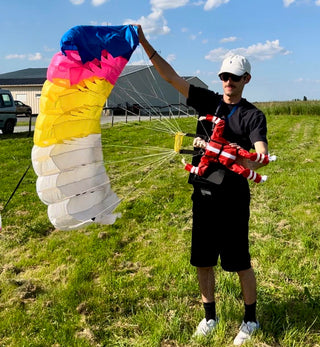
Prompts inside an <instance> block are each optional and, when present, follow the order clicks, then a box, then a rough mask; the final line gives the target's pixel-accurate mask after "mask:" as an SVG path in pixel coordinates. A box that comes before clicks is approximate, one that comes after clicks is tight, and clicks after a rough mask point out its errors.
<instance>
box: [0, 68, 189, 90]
mask: <svg viewBox="0 0 320 347" xmlns="http://www.w3.org/2000/svg"><path fill="white" fill-rule="evenodd" d="M151 67H152V65H126V66H125V68H124V70H123V71H122V73H121V75H120V76H126V75H130V74H133V73H136V72H138V71H141V70H145V69H150V68H151ZM183 78H184V79H186V80H189V79H192V78H194V76H184V77H183ZM46 79H47V68H30V69H23V70H18V71H12V72H7V73H3V74H0V86H1V85H4V86H13V85H14V86H16V85H30V84H31V85H35V84H37V85H39V84H40V85H42V84H43V83H44V82H45V81H46Z"/></svg>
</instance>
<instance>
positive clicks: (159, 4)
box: [150, 0, 189, 10]
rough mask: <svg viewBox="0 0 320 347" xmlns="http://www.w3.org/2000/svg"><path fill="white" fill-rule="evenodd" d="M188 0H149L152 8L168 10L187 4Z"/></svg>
mask: <svg viewBox="0 0 320 347" xmlns="http://www.w3.org/2000/svg"><path fill="white" fill-rule="evenodd" d="M188 2H189V0H174V1H172V0H150V4H151V6H152V8H153V9H158V10H169V9H173V8H178V7H182V6H185V5H187V3H188Z"/></svg>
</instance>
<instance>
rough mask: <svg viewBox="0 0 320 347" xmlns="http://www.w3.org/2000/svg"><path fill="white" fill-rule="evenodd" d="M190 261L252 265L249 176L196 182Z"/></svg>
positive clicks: (231, 266)
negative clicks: (209, 183) (215, 182)
mask: <svg viewBox="0 0 320 347" xmlns="http://www.w3.org/2000/svg"><path fill="white" fill-rule="evenodd" d="M192 200H193V228H192V243H191V260H190V263H191V264H192V265H193V266H197V267H211V266H215V265H217V262H218V258H219V256H220V261H221V266H222V268H223V269H224V270H226V271H231V272H234V271H241V270H247V269H249V268H250V267H251V263H250V253H249V240H248V231H249V216H250V190H249V185H248V182H247V180H246V179H244V178H243V177H242V176H239V175H236V174H233V175H230V176H226V177H225V178H224V180H223V182H222V184H220V185H215V186H212V187H208V186H206V187H204V188H201V186H195V187H194V193H193V195H192Z"/></svg>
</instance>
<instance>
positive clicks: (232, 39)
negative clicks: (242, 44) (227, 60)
mask: <svg viewBox="0 0 320 347" xmlns="http://www.w3.org/2000/svg"><path fill="white" fill-rule="evenodd" d="M236 40H237V38H236V37H235V36H230V37H225V38H223V39H221V40H220V42H221V43H225V42H234V41H236Z"/></svg>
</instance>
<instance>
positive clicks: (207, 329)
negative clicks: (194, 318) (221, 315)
mask: <svg viewBox="0 0 320 347" xmlns="http://www.w3.org/2000/svg"><path fill="white" fill-rule="evenodd" d="M217 323H218V320H214V319H209V320H208V322H207V320H206V319H205V318H203V319H202V321H201V322H200V323H199V325H198V327H197V330H196V331H195V333H194V334H193V336H194V337H200V336H207V335H209V334H210V333H211V332H212V331H213V330H214V329H215V327H216V325H217Z"/></svg>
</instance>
